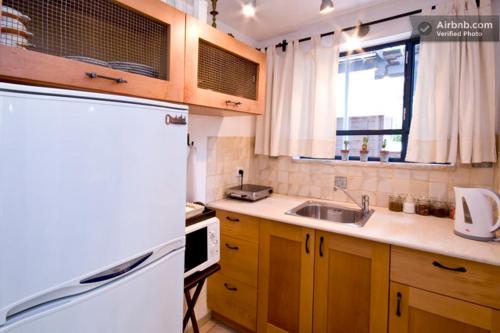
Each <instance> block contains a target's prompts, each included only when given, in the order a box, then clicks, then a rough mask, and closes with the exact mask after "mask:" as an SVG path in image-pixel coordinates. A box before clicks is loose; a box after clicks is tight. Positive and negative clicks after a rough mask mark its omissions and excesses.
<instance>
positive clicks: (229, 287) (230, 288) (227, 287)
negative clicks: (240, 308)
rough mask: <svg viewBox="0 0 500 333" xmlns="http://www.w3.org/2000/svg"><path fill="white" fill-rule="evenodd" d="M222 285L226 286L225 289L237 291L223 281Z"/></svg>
mask: <svg viewBox="0 0 500 333" xmlns="http://www.w3.org/2000/svg"><path fill="white" fill-rule="evenodd" d="M224 287H226V289H227V290H229V291H238V288H236V287H231V286H230V285H229V284H228V283H224Z"/></svg>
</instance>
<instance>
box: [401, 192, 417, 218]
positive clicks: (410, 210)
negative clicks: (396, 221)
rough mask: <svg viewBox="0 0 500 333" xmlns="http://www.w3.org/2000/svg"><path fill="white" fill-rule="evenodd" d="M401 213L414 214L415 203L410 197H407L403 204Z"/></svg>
mask: <svg viewBox="0 0 500 333" xmlns="http://www.w3.org/2000/svg"><path fill="white" fill-rule="evenodd" d="M403 212H405V213H407V214H415V201H413V198H412V196H411V195H408V196H407V197H406V200H405V202H404V203H403Z"/></svg>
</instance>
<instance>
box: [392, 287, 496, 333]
mask: <svg viewBox="0 0 500 333" xmlns="http://www.w3.org/2000/svg"><path fill="white" fill-rule="evenodd" d="M422 332H425V333H448V332H449V333H499V332H500V311H499V310H495V309H492V308H489V307H485V306H481V305H477V304H474V303H469V302H465V301H462V300H459V299H455V298H452V297H447V296H443V295H440V294H436V293H433V292H429V291H425V290H422V289H418V288H414V287H410V286H407V285H403V284H399V283H396V282H391V293H390V312H389V333H422Z"/></svg>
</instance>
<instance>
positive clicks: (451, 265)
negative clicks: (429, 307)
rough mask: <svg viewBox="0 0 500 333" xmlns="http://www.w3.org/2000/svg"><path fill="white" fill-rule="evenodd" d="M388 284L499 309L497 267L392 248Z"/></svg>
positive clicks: (499, 282) (499, 293)
mask: <svg viewBox="0 0 500 333" xmlns="http://www.w3.org/2000/svg"><path fill="white" fill-rule="evenodd" d="M391 280H392V281H396V282H400V283H403V284H406V285H409V286H413V287H418V288H421V289H425V290H429V291H433V292H436V293H439V294H444V295H448V296H451V297H455V298H459V299H463V300H466V301H470V302H474V303H478V304H482V305H487V306H491V307H494V308H497V309H499V308H500V268H499V267H496V266H491V265H486V264H481V263H476V262H472V261H468V260H463V259H458V258H452V257H447V256H442V255H438V254H432V253H427V252H420V251H414V250H409V249H405V248H401V247H392V249H391Z"/></svg>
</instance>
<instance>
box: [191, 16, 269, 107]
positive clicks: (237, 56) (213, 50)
mask: <svg viewBox="0 0 500 333" xmlns="http://www.w3.org/2000/svg"><path fill="white" fill-rule="evenodd" d="M185 69H186V71H185V90H184V101H185V102H186V103H188V104H191V106H192V107H191V108H190V110H191V111H192V112H194V113H202V114H209V115H210V114H214V115H215V114H223V115H224V114H228V115H229V114H239V113H248V114H262V113H263V112H264V103H265V82H266V57H265V55H264V54H263V53H262V52H259V51H257V50H256V49H254V48H253V47H251V46H248V45H246V44H244V43H242V42H240V41H238V40H236V39H234V38H233V37H231V36H229V35H227V34H226V33H224V32H222V31H219V30H217V29H214V28H212V27H211V26H209V25H207V24H205V23H202V22H200V21H198V20H196V19H195V18H193V17H190V16H187V19H186V65H185ZM224 111H229V112H224Z"/></svg>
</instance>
